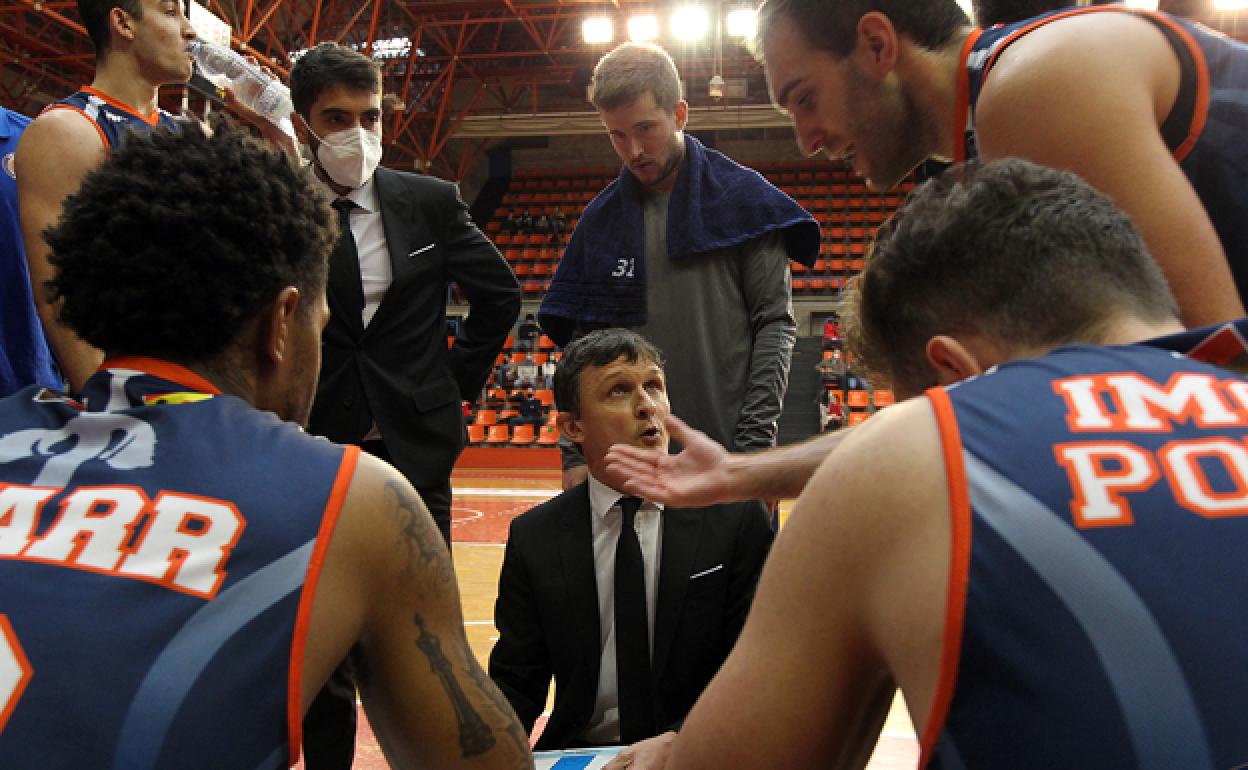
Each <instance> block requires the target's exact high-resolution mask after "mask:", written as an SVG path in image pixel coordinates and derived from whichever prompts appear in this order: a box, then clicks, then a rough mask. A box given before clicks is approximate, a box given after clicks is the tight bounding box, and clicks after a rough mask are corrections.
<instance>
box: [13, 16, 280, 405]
mask: <svg viewBox="0 0 1248 770" xmlns="http://www.w3.org/2000/svg"><path fill="white" fill-rule="evenodd" d="M184 7H185V6H184V2H183V0H78V15H79V17H80V18H81V19H82V23H83V26H84V27H85V28H86V30H87V34H88V35H89V36H90V38H91V43H92V45H93V46H94V47H95V57H96V58H95V77H94V79H93V80H92V81H91V84H90V85H87V86H83V87H82V88H81V89H80V90H79V91H77V92H75V93H74V94H71V95H70V96H68V97H66V98H65V99H63V100H61V101H59V102H55V103H53V104H52V105H50V106H49V107H48V108H47V109H46V110H44V112H43V113H42V114H40V115H39V116H38V117H37V118H36V119H35V120H34V121H33V122H32V123H31V124H30V127H29V128H27V130H26V133H25V134H24V135H23V137H22V141H21V144H20V146H19V147H18V152H17V158H16V161H17V177H18V199H19V201H20V206H21V221H22V235H23V237H24V238H25V242H26V258H27V261H28V263H29V267H30V278H31V284H32V288H33V290H34V295H35V301H36V304H37V306H38V309H39V315H40V319H41V320H42V322H43V328H44V332H45V334H46V335H47V338H48V342H49V343H50V345H51V347H52V352H53V354H54V355H55V356H56V359H57V363H58V364H59V365H60V367H61V372H62V373H63V374H64V375H65V378H66V380H67V381H68V382H69V386H70V389H71V390H72V391H74V392H78V391H79V390H80V389H81V388H82V386H83V383H84V382H85V381H86V379H87V377H88V376H90V375H91V373H92V372H94V371H95V367H96V366H98V365H99V362H100V360H101V353H100V351H98V350H96V349H94V348H92V347H91V346H89V345H87V344H85V343H84V342H83V341H82V340H81V339H80V338H79V337H78V336H77V335H75V334H74V333H73V332H71V331H70V330H69V329H67V328H66V327H65V326H64V325H62V324H60V323H59V322H58V321H57V318H56V307H55V305H53V304H52V303H51V302H49V300H48V297H47V291H46V287H45V285H44V284H45V283H46V282H47V281H48V280H49V279H50V278H52V270H51V268H50V266H49V265H48V256H47V255H48V247H47V244H46V243H45V242H44V240H43V231H44V229H46V228H47V227H48V226H49V225H51V224H52V223H53V222H55V221H56V219H57V217H58V216H59V215H60V211H61V203H62V201H64V200H65V197H66V196H67V195H69V194H70V193H72V192H73V191H74V190H77V189H78V185H79V184H80V183H81V181H82V178H83V177H84V176H85V175H86V174H87V173H88V172H89V171H91V170H92V169H94V168H95V167H97V166H98V165H100V164H101V163H103V162H104V160H105V159H106V158H108V157H109V154H110V153H111V152H113V151H115V150H116V148H117V146H118V145H119V144H120V143H121V142H122V140H124V138H125V137H126V135H127V133H129V132H139V133H146V132H147V131H150V130H151V129H152V128H154V127H155V126H158V125H161V126H169V125H172V124H173V116H171V115H170V114H169V113H167V112H165V111H163V110H161V109H160V108H159V107H158V106H157V95H158V92H159V89H160V87H161V86H163V85H172V84H180V83H185V82H186V81H187V80H189V79H190V77H191V69H192V65H191V57H190V53H189V51H188V49H187V46H188V44H189V43H190V42H191V41H192V40H194V39H195V30H194V29H193V28H192V27H191V23H190V21H188V20H187V18H186V15H185V14H184ZM238 111H239V113H240V114H242V115H244V117H246V118H248V119H249V120H250V121H251V122H252V123H253V124H254V125H255V126H256V127H257V128H258V129H259V130H260V132H261V134H262V135H264V136H265V138H266V139H268V140H269V141H272V142H274V143H275V144H277V145H279V146H282V147H284V148H285V149H287V150H288V151H289V152H292V153H293V152H294V145H293V140H290V139H286V138H284V136H285V135H284V134H282V133H281V131H280V130H278V129H277V127H276V126H274V125H273V124H272V123H269V122H268V121H266V120H264V119H262V118H260V117H258V116H257V115H255V114H254V113H251V112H248V111H246V110H243V109H241V108H239V110H238Z"/></svg>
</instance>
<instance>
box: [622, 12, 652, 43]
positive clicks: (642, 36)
mask: <svg viewBox="0 0 1248 770" xmlns="http://www.w3.org/2000/svg"><path fill="white" fill-rule="evenodd" d="M658 36H659V20H658V19H657V18H656V17H655V16H653V15H646V16H634V17H632V18H631V19H629V20H628V39H629V40H632V41H633V42H634V43H644V42H646V41H647V40H654V39H655V38H656V37H658Z"/></svg>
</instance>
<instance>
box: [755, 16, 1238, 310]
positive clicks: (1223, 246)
mask: <svg viewBox="0 0 1248 770" xmlns="http://www.w3.org/2000/svg"><path fill="white" fill-rule="evenodd" d="M759 34H760V38H759V39H760V41H761V50H762V53H763V56H764V61H765V65H766V68H767V79H768V83H769V85H770V87H771V89H772V94H773V97H774V99H775V101H776V104H777V105H778V106H780V107H781V108H782V109H784V110H786V111H787V112H789V113H790V115H791V118H792V120H793V124H794V128H795V131H796V133H797V137H798V144H799V145H800V146H801V148H802V150H803V151H804V152H806V153H815V152H819V151H823V152H825V153H827V154H828V155H830V156H837V157H841V158H844V159H846V160H848V161H851V162H852V163H853V165H854V167H855V169H856V170H857V171H858V172H859V173H860V174H862V175H863V176H864V177H866V178H867V180H868V181H869V183H870V184H872V185H873V186H875V187H877V188H881V189H883V188H887V187H891V186H893V185H895V184H897V183H898V182H899V181H900V180H901V179H902V178H903V177H905V176H906V174H907V173H909V172H910V170H911V169H913V168H914V167H915V166H916V165H917V164H919V163H920V162H922V161H923V160H924V159H926V158H928V157H936V158H942V159H947V160H961V159H962V158H963V157H974V156H975V154H976V153H978V154H979V155H981V156H982V157H984V158H1002V157H1022V158H1027V159H1029V160H1033V161H1035V162H1037V163H1041V164H1044V165H1048V166H1053V167H1055V168H1068V169H1071V170H1073V171H1075V172H1076V173H1078V174H1080V175H1081V176H1083V177H1084V178H1085V179H1087V180H1088V181H1089V182H1091V183H1092V185H1093V186H1095V187H1096V188H1097V189H1099V190H1101V191H1102V192H1105V193H1107V194H1109V195H1110V196H1111V197H1112V198H1113V199H1114V201H1115V202H1117V203H1118V205H1120V206H1121V207H1122V208H1123V209H1124V210H1125V211H1126V212H1127V213H1128V214H1129V215H1131V217H1132V219H1133V220H1135V222H1136V224H1137V226H1138V227H1139V228H1140V231H1141V232H1142V234H1143V235H1144V239H1145V241H1146V242H1147V243H1148V246H1149V250H1150V251H1151V252H1152V253H1153V255H1154V257H1156V259H1157V260H1158V262H1160V264H1161V267H1162V271H1163V272H1164V273H1165V275H1166V278H1167V280H1168V281H1169V282H1170V285H1171V286H1172V288H1173V290H1174V293H1175V296H1176V297H1177V298H1178V301H1179V308H1180V310H1181V311H1182V318H1183V320H1184V321H1185V322H1187V323H1188V324H1189V325H1204V324H1210V323H1215V322H1218V321H1225V320H1228V319H1231V318H1237V317H1239V316H1240V315H1242V314H1243V312H1244V302H1245V301H1246V300H1245V298H1246V297H1248V224H1246V223H1248V216H1246V214H1248V192H1246V191H1248V150H1245V148H1246V147H1248V109H1246V108H1245V107H1244V103H1243V99H1242V98H1240V97H1239V96H1238V94H1241V93H1242V92H1243V90H1244V89H1245V88H1248V45H1245V44H1243V43H1240V42H1236V41H1232V40H1229V39H1227V38H1224V37H1222V36H1221V35H1218V34H1217V33H1213V32H1211V31H1210V30H1208V29H1206V28H1204V27H1201V26H1200V25H1197V24H1194V23H1191V22H1188V21H1185V20H1181V19H1177V18H1174V17H1171V16H1168V15H1165V14H1161V13H1155V12H1145V11H1136V10H1132V9H1125V8H1123V7H1122V6H1096V7H1092V8H1082V9H1075V10H1073V11H1065V12H1059V13H1057V14H1050V15H1048V16H1042V17H1039V18H1035V19H1028V20H1026V21H1022V22H1016V23H1015V24H1013V25H1007V26H1005V27H995V28H991V29H987V30H979V29H975V28H972V27H970V26H969V25H968V23H967V20H966V18H965V17H964V16H963V14H962V12H961V10H960V9H959V8H958V5H957V4H956V3H955V2H954V0H838V1H837V2H825V1H824V0H768V2H767V3H765V4H764V5H763V7H762V9H761V10H760V16H759ZM968 138H969V139H970V140H971V141H970V143H969V146H970V149H969V152H968V149H967V148H968Z"/></svg>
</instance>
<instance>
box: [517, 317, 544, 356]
mask: <svg viewBox="0 0 1248 770" xmlns="http://www.w3.org/2000/svg"><path fill="white" fill-rule="evenodd" d="M541 336H542V328H541V327H540V326H538V325H537V318H536V317H535V316H534V315H533V314H532V313H525V314H524V320H523V321H521V322H520V325H519V326H518V327H516V350H527V351H529V352H530V353H532V352H533V351H535V350H537V341H538V339H539V338H540V337H541Z"/></svg>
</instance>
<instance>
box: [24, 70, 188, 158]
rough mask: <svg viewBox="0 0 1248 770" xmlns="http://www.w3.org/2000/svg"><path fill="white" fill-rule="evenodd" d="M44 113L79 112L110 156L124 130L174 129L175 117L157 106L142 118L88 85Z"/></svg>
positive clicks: (141, 115)
mask: <svg viewBox="0 0 1248 770" xmlns="http://www.w3.org/2000/svg"><path fill="white" fill-rule="evenodd" d="M48 110H74V111H75V112H79V113H81V114H82V115H83V116H85V117H86V118H87V120H90V121H91V122H92V123H94V124H95V130H96V131H98V132H99V134H100V141H102V142H103V143H104V149H105V151H106V152H108V153H109V154H110V155H111V154H112V151H113V150H114V149H116V148H118V147H120V146H121V145H122V143H123V142H124V141H125V139H126V133H127V132H128V131H137V132H141V133H144V132H148V131H151V130H152V129H154V128H157V127H161V128H176V127H177V118H175V117H174V116H173V115H172V114H170V113H168V112H165V111H164V110H162V109H160V108H159V107H157V108H156V111H155V112H153V113H152V114H150V115H144V114H142V113H140V112H139V111H138V110H136V109H134V108H133V107H131V106H130V105H128V104H123V103H122V102H119V101H117V100H116V99H114V98H113V97H111V96H109V95H108V94H106V93H104V92H103V91H100V90H98V89H95V88H92V87H91V86H83V87H82V88H81V89H79V90H77V91H75V92H74V93H72V94H70V95H69V96H67V97H65V98H64V99H61V100H60V101H57V102H53V103H52V104H49V105H48V106H47V107H46V108H44V112H47V111H48Z"/></svg>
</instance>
